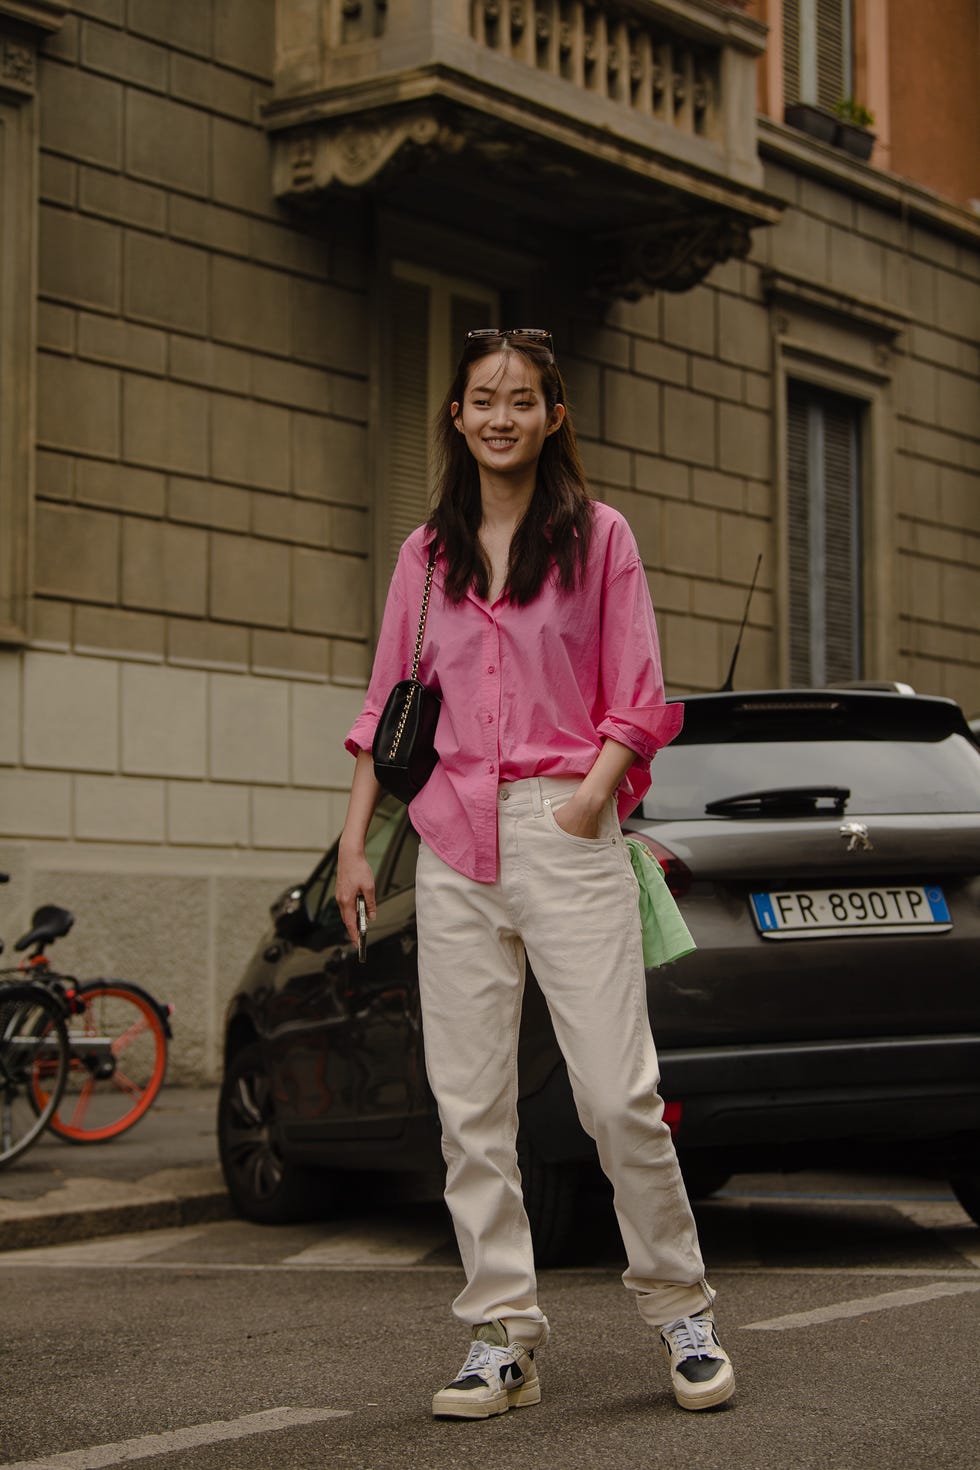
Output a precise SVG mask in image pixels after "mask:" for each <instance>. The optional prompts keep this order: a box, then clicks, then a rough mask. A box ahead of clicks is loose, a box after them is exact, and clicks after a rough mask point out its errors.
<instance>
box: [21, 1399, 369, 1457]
mask: <svg viewBox="0 0 980 1470" xmlns="http://www.w3.org/2000/svg"><path fill="white" fill-rule="evenodd" d="M350 1413H351V1411H350V1409H263V1410H262V1411H261V1413H258V1414H244V1415H243V1416H242V1417H241V1418H240V1419H218V1420H215V1421H214V1423H211V1424H192V1425H190V1426H189V1427H188V1428H187V1429H170V1430H168V1431H167V1432H166V1433H165V1434H141V1435H139V1436H138V1437H137V1438H136V1439H122V1440H119V1441H118V1443H116V1444H98V1445H92V1446H90V1447H89V1448H88V1449H84V1450H66V1451H65V1452H64V1453H63V1454H57V1455H42V1456H41V1458H40V1459H37V1460H17V1461H16V1462H15V1463H10V1464H6V1465H0V1470H107V1467H109V1466H112V1465H123V1464H128V1463H129V1461H131V1460H148V1459H150V1458H151V1456H153V1455H171V1454H175V1453H176V1452H178V1451H180V1450H192V1449H198V1448H199V1447H200V1446H201V1445H208V1444H218V1443H220V1442H221V1441H222V1440H230V1439H248V1438H250V1436H252V1435H253V1434H269V1433H271V1432H272V1431H273V1430H277V1429H293V1428H296V1427H297V1426H298V1425H301V1424H321V1423H322V1422H323V1421H324V1420H325V1419H345V1418H348V1417H349V1415H350Z"/></svg>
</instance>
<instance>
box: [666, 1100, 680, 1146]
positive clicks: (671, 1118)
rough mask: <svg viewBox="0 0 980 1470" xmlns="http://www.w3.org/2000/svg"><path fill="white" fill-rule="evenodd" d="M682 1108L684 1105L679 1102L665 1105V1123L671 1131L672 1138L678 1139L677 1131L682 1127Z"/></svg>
mask: <svg viewBox="0 0 980 1470" xmlns="http://www.w3.org/2000/svg"><path fill="white" fill-rule="evenodd" d="M682 1106H683V1104H682V1103H679V1102H669V1103H664V1122H665V1123H666V1124H667V1127H668V1128H669V1129H670V1133H671V1137H672V1138H676V1137H677V1130H678V1128H679V1127H680V1126H681V1107H682Z"/></svg>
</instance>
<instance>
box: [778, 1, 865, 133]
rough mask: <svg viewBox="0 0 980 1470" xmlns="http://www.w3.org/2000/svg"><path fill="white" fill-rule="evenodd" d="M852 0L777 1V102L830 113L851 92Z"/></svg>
mask: <svg viewBox="0 0 980 1470" xmlns="http://www.w3.org/2000/svg"><path fill="white" fill-rule="evenodd" d="M851 6H852V0H783V101H784V103H785V104H787V105H790V104H792V103H794V102H811V103H817V104H819V106H821V107H826V108H829V109H830V110H831V111H832V110H833V109H834V108H835V107H836V106H837V104H838V102H839V101H840V100H841V98H842V97H846V96H847V94H848V93H849V92H850V91H851V90H852V85H853V84H852V79H851V70H852V64H851Z"/></svg>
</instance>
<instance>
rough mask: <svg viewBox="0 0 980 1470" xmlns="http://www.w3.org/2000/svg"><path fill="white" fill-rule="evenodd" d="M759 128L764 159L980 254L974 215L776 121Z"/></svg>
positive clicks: (761, 122) (979, 227)
mask: <svg viewBox="0 0 980 1470" xmlns="http://www.w3.org/2000/svg"><path fill="white" fill-rule="evenodd" d="M758 129H759V131H758V139H759V153H760V155H761V157H762V158H764V159H772V161H773V162H774V163H780V164H782V165H783V166H784V167H786V168H790V169H794V170H796V171H797V172H798V173H804V174H807V175H809V177H811V178H815V179H820V180H821V182H823V183H827V184H830V185H831V186H832V187H833V188H835V189H839V190H841V191H842V192H843V193H847V194H852V195H854V196H855V197H857V198H861V199H867V200H868V201H869V202H871V203H873V204H876V205H877V206H878V207H879V208H880V209H883V210H885V211H887V212H888V213H891V214H898V215H902V216H904V217H906V218H908V219H912V220H914V221H915V222H916V223H918V224H923V225H926V226H928V227H929V228H931V229H934V230H935V231H936V232H937V233H939V234H944V235H949V236H952V237H953V238H954V239H957V240H959V241H962V242H963V243H965V244H969V245H971V246H972V247H973V248H974V249H976V250H980V216H978V215H976V214H974V212H973V211H972V210H970V209H966V208H964V207H963V206H962V205H960V204H956V203H954V201H953V200H951V199H946V198H944V197H943V196H942V195H941V194H936V193H934V192H933V190H931V189H926V188H925V187H924V186H923V185H922V184H917V183H915V182H914V181H913V180H912V179H904V178H902V177H901V175H899V174H893V173H886V172H885V171H884V170H883V169H879V168H875V167H874V166H873V165H871V164H868V163H861V162H860V161H859V160H858V159H856V158H853V157H851V155H849V154H846V153H843V152H842V151H841V150H840V149H839V148H834V147H831V146H830V145H829V144H826V143H820V142H818V141H817V140H816V139H815V138H811V137H809V135H808V134H806V133H801V132H799V131H798V130H797V129H796V128H788V127H785V126H784V125H783V124H782V123H777V122H775V121H774V119H772V118H771V117H766V116H765V115H760V116H759V118H758Z"/></svg>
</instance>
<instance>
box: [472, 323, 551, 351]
mask: <svg viewBox="0 0 980 1470" xmlns="http://www.w3.org/2000/svg"><path fill="white" fill-rule="evenodd" d="M493 337H500V338H501V339H503V338H505V337H508V338H509V337H525V338H526V339H527V340H528V341H529V342H539V343H540V344H541V346H542V347H547V348H548V350H549V351H550V352H551V353H552V355H554V351H555V341H554V338H553V337H552V335H551V333H550V332H549V331H548V330H547V328H545V327H477V328H476V329H475V330H474V331H472V332H467V334H466V340H467V342H471V341H474V340H475V341H482V340H483V339H484V338H493Z"/></svg>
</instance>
